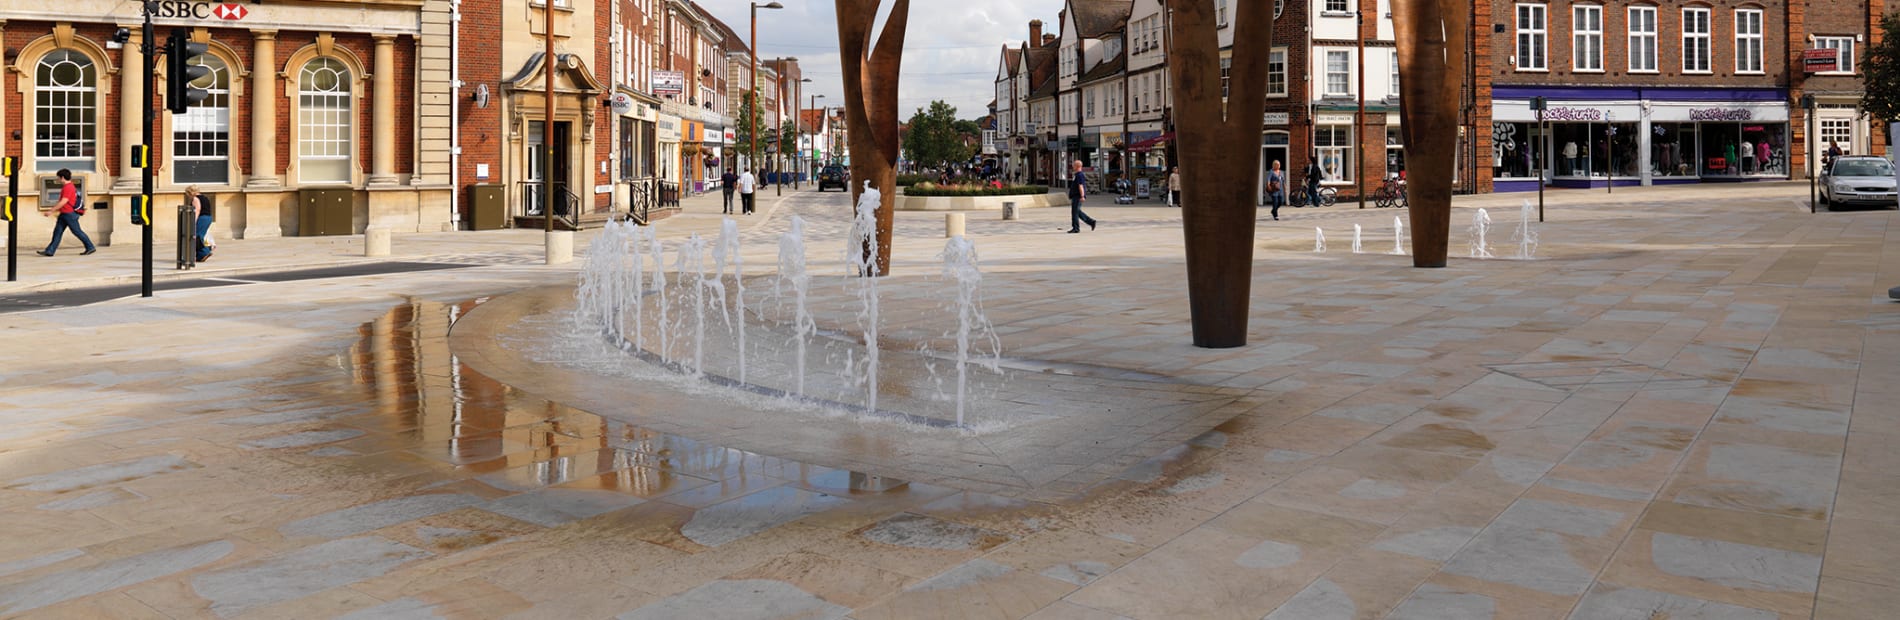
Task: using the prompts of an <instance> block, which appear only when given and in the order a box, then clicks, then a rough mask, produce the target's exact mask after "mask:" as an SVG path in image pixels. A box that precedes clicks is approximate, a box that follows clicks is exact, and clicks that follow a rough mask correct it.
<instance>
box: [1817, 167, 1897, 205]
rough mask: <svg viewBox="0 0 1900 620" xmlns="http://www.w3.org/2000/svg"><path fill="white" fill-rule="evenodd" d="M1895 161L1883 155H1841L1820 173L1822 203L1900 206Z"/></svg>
mask: <svg viewBox="0 0 1900 620" xmlns="http://www.w3.org/2000/svg"><path fill="white" fill-rule="evenodd" d="M1894 187H1895V181H1894V176H1893V163H1892V162H1889V161H1887V160H1886V158H1884V157H1868V156H1864V155H1862V156H1845V155H1844V156H1841V157H1836V158H1834V162H1833V163H1832V164H1829V165H1828V167H1827V170H1826V171H1825V172H1822V173H1821V202H1824V203H1827V205H1828V206H1829V207H1834V206H1846V205H1869V206H1876V207H1896V208H1900V200H1897V199H1896V198H1895V192H1894Z"/></svg>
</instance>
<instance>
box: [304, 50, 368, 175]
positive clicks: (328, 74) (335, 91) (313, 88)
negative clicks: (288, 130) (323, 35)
mask: <svg viewBox="0 0 1900 620" xmlns="http://www.w3.org/2000/svg"><path fill="white" fill-rule="evenodd" d="M297 90H298V93H297V158H298V163H297V171H298V172H297V173H298V176H299V179H298V180H299V181H301V182H303V183H349V182H350V152H351V150H352V145H353V144H354V143H355V140H354V139H353V138H354V135H353V134H354V133H355V129H356V127H355V123H354V122H352V112H353V111H352V109H351V108H352V102H351V101H350V70H349V68H348V67H345V66H343V63H342V62H339V61H337V60H336V59H334V58H327V57H326V58H315V59H312V60H311V61H310V62H307V63H304V66H303V70H302V71H301V72H299V76H298V80H297Z"/></svg>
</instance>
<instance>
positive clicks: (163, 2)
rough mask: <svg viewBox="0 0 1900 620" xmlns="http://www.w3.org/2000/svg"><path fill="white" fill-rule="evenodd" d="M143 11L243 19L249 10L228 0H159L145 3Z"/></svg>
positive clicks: (206, 17) (153, 14)
mask: <svg viewBox="0 0 1900 620" xmlns="http://www.w3.org/2000/svg"><path fill="white" fill-rule="evenodd" d="M143 10H144V11H145V12H147V13H150V14H151V15H152V17H172V18H179V19H185V18H190V19H211V18H214V17H215V18H217V19H222V20H225V21H236V20H240V19H244V16H246V15H249V14H250V10H249V9H246V8H244V6H243V5H241V4H235V3H230V2H189V1H187V0H159V1H157V2H147V3H145V8H144V9H143Z"/></svg>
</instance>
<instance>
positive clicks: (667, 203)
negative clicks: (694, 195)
mask: <svg viewBox="0 0 1900 620" xmlns="http://www.w3.org/2000/svg"><path fill="white" fill-rule="evenodd" d="M677 206H680V184H678V183H673V182H670V181H660V207H662V208H665V207H677Z"/></svg>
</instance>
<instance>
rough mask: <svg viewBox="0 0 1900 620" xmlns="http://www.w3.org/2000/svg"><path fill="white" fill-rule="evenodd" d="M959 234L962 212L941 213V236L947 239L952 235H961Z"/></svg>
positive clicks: (961, 229) (961, 224)
mask: <svg viewBox="0 0 1900 620" xmlns="http://www.w3.org/2000/svg"><path fill="white" fill-rule="evenodd" d="M961 236H963V214H962V213H945V214H943V238H945V239H949V238H952V237H961Z"/></svg>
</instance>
